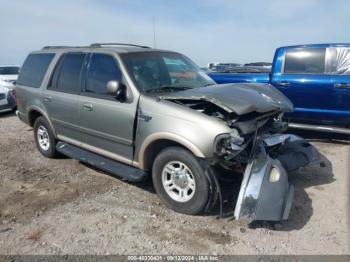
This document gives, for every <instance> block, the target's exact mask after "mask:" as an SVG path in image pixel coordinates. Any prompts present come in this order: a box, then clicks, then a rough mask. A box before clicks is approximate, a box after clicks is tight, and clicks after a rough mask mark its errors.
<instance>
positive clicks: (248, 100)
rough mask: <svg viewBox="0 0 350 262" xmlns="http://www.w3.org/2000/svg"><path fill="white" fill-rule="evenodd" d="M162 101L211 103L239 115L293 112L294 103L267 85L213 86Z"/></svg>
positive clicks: (171, 94)
mask: <svg viewBox="0 0 350 262" xmlns="http://www.w3.org/2000/svg"><path fill="white" fill-rule="evenodd" d="M160 99H166V100H204V101H209V102H211V103H213V104H215V105H217V106H219V107H221V108H223V109H224V110H226V111H227V112H229V113H236V114H238V115H244V114H247V113H250V112H259V113H265V112H269V111H273V110H281V111H284V112H291V111H293V104H292V102H291V101H290V100H289V99H288V98H287V97H285V96H284V95H283V94H282V93H281V92H280V91H278V90H277V89H276V88H274V87H273V86H271V85H266V84H263V85H262V84H243V83H242V84H221V85H212V86H207V87H201V88H193V89H189V90H185V91H180V92H174V93H169V94H167V95H164V96H160Z"/></svg>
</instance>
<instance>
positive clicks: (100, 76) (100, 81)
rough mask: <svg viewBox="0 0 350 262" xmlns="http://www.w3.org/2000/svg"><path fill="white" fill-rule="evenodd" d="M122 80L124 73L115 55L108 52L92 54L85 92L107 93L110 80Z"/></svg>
mask: <svg viewBox="0 0 350 262" xmlns="http://www.w3.org/2000/svg"><path fill="white" fill-rule="evenodd" d="M111 80H116V81H121V80H122V74H121V71H120V69H119V66H118V65H117V63H116V61H115V59H114V57H112V56H110V55H107V54H92V56H91V60H90V64H89V68H88V70H87V78H86V88H85V92H88V93H94V94H99V95H107V94H108V93H107V83H108V81H111Z"/></svg>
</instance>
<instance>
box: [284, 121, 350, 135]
mask: <svg viewBox="0 0 350 262" xmlns="http://www.w3.org/2000/svg"><path fill="white" fill-rule="evenodd" d="M288 126H289V127H290V128H295V129H304V130H312V131H319V132H329V133H338V134H345V135H350V128H343V127H336V126H316V125H310V124H300V123H289V125H288Z"/></svg>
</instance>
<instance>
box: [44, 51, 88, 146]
mask: <svg viewBox="0 0 350 262" xmlns="http://www.w3.org/2000/svg"><path fill="white" fill-rule="evenodd" d="M85 57H86V54H85V53H67V54H64V55H63V56H62V57H61V58H60V60H59V62H58V63H57V65H56V67H55V69H54V72H53V74H52V76H51V79H50V81H49V84H48V87H47V90H45V91H44V93H43V100H44V104H45V105H46V108H47V111H48V114H49V116H50V118H51V120H52V122H53V125H54V127H55V130H56V133H57V135H58V138H59V139H62V140H65V141H68V140H69V141H70V140H72V139H73V140H74V141H76V140H80V138H81V133H80V131H79V123H78V120H79V117H78V114H79V93H80V90H81V77H82V68H83V65H84V61H85ZM67 139H68V140H67ZM69 141H68V142H69Z"/></svg>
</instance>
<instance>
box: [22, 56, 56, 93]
mask: <svg viewBox="0 0 350 262" xmlns="http://www.w3.org/2000/svg"><path fill="white" fill-rule="evenodd" d="M54 56H55V54H51V53H45V54H30V55H29V56H28V57H27V58H26V60H25V61H24V64H23V66H22V68H21V70H20V73H19V76H18V80H17V84H19V85H24V86H29V87H34V88H39V87H40V85H41V82H42V81H43V79H44V76H45V74H46V71H47V68H48V67H49V65H50V63H51V61H52V59H53V57H54Z"/></svg>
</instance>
